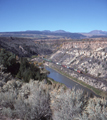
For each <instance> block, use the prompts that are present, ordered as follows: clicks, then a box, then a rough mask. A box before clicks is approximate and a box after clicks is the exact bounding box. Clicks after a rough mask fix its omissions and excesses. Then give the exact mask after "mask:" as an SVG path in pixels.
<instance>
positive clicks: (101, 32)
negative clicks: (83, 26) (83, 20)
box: [89, 30, 107, 35]
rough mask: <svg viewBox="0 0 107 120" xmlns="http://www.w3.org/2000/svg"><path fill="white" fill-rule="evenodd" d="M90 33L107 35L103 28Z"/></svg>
mask: <svg viewBox="0 0 107 120" xmlns="http://www.w3.org/2000/svg"><path fill="white" fill-rule="evenodd" d="M89 34H92V35H101V34H102V35H107V31H102V30H93V31H91V32H89Z"/></svg>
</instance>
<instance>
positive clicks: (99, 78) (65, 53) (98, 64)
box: [50, 40, 107, 91]
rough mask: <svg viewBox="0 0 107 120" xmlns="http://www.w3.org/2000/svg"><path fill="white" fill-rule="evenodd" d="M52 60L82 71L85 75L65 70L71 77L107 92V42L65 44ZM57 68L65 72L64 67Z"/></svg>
mask: <svg viewBox="0 0 107 120" xmlns="http://www.w3.org/2000/svg"><path fill="white" fill-rule="evenodd" d="M50 59H51V60H52V61H54V62H55V63H58V64H60V65H66V66H68V67H71V68H73V69H77V70H80V71H82V72H83V73H84V74H77V73H75V72H73V71H72V72H71V71H70V70H66V69H65V72H66V73H68V74H69V75H71V76H73V77H76V78H78V79H79V80H81V81H83V82H85V83H87V84H89V85H91V86H94V87H96V88H100V89H101V90H104V91H107V40H105V41H104V40H102V41H98V40H96V41H83V42H82V41H76V42H65V43H63V46H62V48H61V49H59V50H58V51H57V52H56V53H54V54H53V55H51V57H50ZM54 67H55V66H54ZM57 68H59V70H62V71H63V72H64V70H63V68H62V67H60V66H59V67H57ZM85 73H86V74H85Z"/></svg>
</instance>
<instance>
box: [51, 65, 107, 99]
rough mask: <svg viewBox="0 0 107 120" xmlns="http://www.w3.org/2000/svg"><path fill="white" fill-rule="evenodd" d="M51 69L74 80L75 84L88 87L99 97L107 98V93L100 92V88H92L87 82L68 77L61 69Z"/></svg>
mask: <svg viewBox="0 0 107 120" xmlns="http://www.w3.org/2000/svg"><path fill="white" fill-rule="evenodd" d="M51 68H52V69H54V70H55V71H57V72H59V73H60V74H62V75H64V76H66V77H68V78H69V79H72V80H73V81H74V82H77V83H79V84H80V85H82V86H84V87H87V88H88V89H90V90H91V91H93V92H94V93H95V94H96V95H99V96H101V97H105V98H107V92H105V91H102V90H100V89H98V88H95V87H93V86H91V85H88V84H87V83H85V82H83V81H81V80H78V79H77V78H74V77H72V76H70V75H68V74H67V73H64V72H62V71H60V70H59V69H56V68H54V67H51Z"/></svg>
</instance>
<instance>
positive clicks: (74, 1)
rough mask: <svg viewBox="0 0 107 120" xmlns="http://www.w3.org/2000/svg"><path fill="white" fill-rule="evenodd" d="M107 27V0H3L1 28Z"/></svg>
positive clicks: (83, 29) (73, 29) (82, 29)
mask: <svg viewBox="0 0 107 120" xmlns="http://www.w3.org/2000/svg"><path fill="white" fill-rule="evenodd" d="M26 30H40V31H42V30H51V31H55V30H65V31H69V32H90V31H92V30H103V31H107V0H0V32H10V31H26Z"/></svg>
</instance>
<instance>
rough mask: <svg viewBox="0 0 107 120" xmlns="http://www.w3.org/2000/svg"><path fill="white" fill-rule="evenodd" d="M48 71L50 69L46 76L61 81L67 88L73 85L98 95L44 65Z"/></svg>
mask: <svg viewBox="0 0 107 120" xmlns="http://www.w3.org/2000/svg"><path fill="white" fill-rule="evenodd" d="M45 68H46V69H47V70H48V71H50V74H48V77H50V78H52V79H54V80H55V81H57V82H60V83H63V84H65V85H66V86H67V87H68V88H71V89H72V88H73V87H75V89H82V90H83V91H86V92H88V93H89V94H90V93H92V94H93V95H95V96H97V97H99V96H98V95H96V94H95V93H94V92H93V91H91V90H90V89H88V88H86V87H84V86H82V85H80V84H78V83H76V82H74V81H73V80H71V79H69V78H67V77H66V76H64V75H62V74H60V73H58V72H57V71H55V70H53V69H52V68H49V67H48V66H46V67H45Z"/></svg>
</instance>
